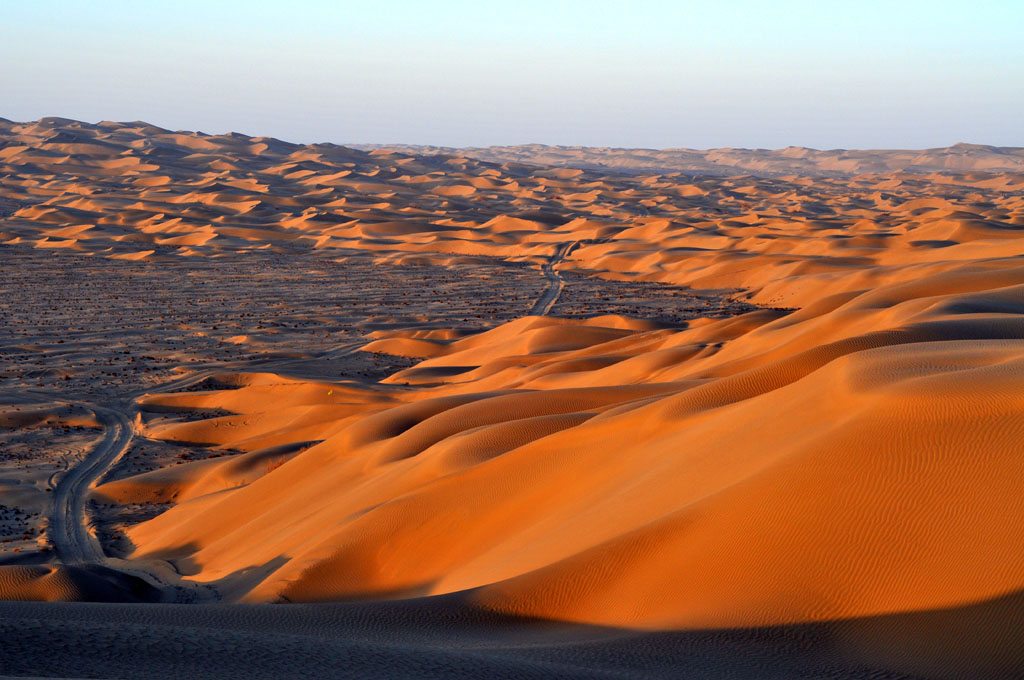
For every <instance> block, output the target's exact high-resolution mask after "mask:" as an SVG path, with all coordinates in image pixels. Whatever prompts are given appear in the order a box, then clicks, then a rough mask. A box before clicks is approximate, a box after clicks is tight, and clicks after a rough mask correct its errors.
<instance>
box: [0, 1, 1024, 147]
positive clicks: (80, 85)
mask: <svg viewBox="0 0 1024 680" xmlns="http://www.w3.org/2000/svg"><path fill="white" fill-rule="evenodd" d="M0 21H2V22H3V23H2V31H0V36H2V40H0V58H3V63H4V65H5V66H4V68H3V69H0V117H4V118H9V119H12V120H34V119H37V118H40V117H43V116H65V117H69V118H76V119H80V120H87V121H91V122H96V121H99V120H145V121H148V122H150V123H154V124H156V125H160V126H163V127H169V128H173V129H187V130H202V131H204V132H210V133H221V132H227V131H238V132H243V133H246V134H252V135H272V136H275V137H279V138H282V139H286V140H289V141H296V142H314V141H330V142H337V143H345V142H349V143H354V142H380V143H390V142H405V143H413V144H435V145H449V146H485V145H491V144H519V143H527V142H541V143H546V144H567V145H588V146H627V147H654V148H665V147H691V148H711V147H721V146H733V147H760V148H780V147H784V146H788V145H802V146H811V147H815V148H838V147H842V148H900V147H902V148H921V147H933V146H945V145H948V144H952V143H954V142H958V141H966V142H976V143H983V144H995V145H1006V146H1024V124H1022V122H1021V119H1022V116H1021V111H1022V110H1024V0H999V1H996V0H990V1H985V0H975V1H974V2H963V1H957V2H950V1H946V0H930V1H924V0H920V1H919V0H903V1H901V0H887V1H876V0H855V1H847V2H829V1H825V0H819V1H818V2H813V1H810V0H761V1H756V0H734V1H731V2H730V1H729V0H720V1H713V0H701V1H700V2H687V1H678V2H673V1H670V0H662V1H658V0H647V1H645V0H631V1H629V2H626V1H620V2H607V1H604V0H590V1H583V0H579V1H575V0H562V1H559V0H546V1H538V0H517V1H516V2H507V3H489V2H480V1H479V0H476V1H471V0H449V1H443V0H433V1H429V2H428V1H416V0H406V1H399V0H375V1H373V2H345V1H341V2H330V1H327V0H288V1H281V2H270V1H260V0H219V1H218V0H179V1H177V2H171V1H165V2H137V1H132V2H128V1H122V0H91V1H86V0H63V1H60V2H56V3H41V2H33V1H28V0H20V1H14V2H5V3H4V4H3V18H2V19H0Z"/></svg>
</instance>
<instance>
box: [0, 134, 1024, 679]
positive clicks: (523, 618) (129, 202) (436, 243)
mask: <svg viewBox="0 0 1024 680" xmlns="http://www.w3.org/2000/svg"><path fill="white" fill-rule="evenodd" d="M979 149H980V150H979ZM449 151H450V150H449ZM477 151H478V150H477ZM627 151H628V150H627ZM728 151H730V150H724V151H722V153H721V154H719V157H723V158H724V157H728V158H733V159H735V158H739V157H740V156H742V157H743V158H748V157H749V158H754V159H755V160H756V158H755V157H758V154H757V153H755V152H749V153H747V154H746V155H743V154H739V153H738V152H737V153H734V154H732V155H730V154H728V153H726V152H728ZM822 153H824V152H822ZM900 153H902V155H899V154H897V152H887V153H883V152H855V153H854V152H851V153H850V154H848V155H849V156H850V157H852V158H854V159H855V160H854V161H850V162H847V161H846V160H843V158H844V157H841V154H833V156H832V157H829V158H825V159H823V157H821V156H814V155H813V154H804V153H797V152H791V153H788V154H787V153H777V154H775V155H770V154H769V155H770V157H769V158H767V159H764V158H762V159H761V160H762V161H763V163H762V165H760V166H757V165H756V164H755V162H754V160H750V161H749V162H747V161H743V163H746V164H742V163H740V162H739V161H736V163H733V164H732V165H729V168H733V167H735V168H737V169H738V171H739V172H742V173H743V174H732V175H729V176H711V175H707V174H695V171H694V169H693V168H690V169H689V170H683V169H681V168H680V167H679V166H660V168H659V169H652V166H651V164H650V163H648V164H647V165H642V164H641V165H637V166H635V167H628V168H627V167H623V168H618V167H617V165H616V163H618V160H616V159H618V158H619V157H620V156H623V155H624V154H625V152H622V153H618V152H613V151H605V150H588V151H586V152H585V153H583V152H580V153H575V154H569V155H567V156H566V155H564V154H563V156H564V157H563V156H560V158H562V160H557V161H553V160H551V158H550V154H548V153H547V152H544V153H535V152H530V153H526V152H525V151H524V154H523V155H522V156H516V157H505V156H500V155H493V154H492V155H490V156H488V155H483V154H480V153H474V152H473V150H467V151H458V152H450V153H445V154H443V155H431V154H429V153H424V151H423V150H422V149H414V148H408V149H401V150H396V149H375V150H372V151H361V150H357V149H351V148H346V147H340V146H335V145H330V144H314V145H297V144H290V143H286V142H282V141H280V140H276V139H271V138H265V137H248V136H245V135H241V134H229V135H218V136H213V135H206V134H202V133H194V132H173V131H168V130H163V129H160V128H157V127H154V126H151V125H147V124H145V123H140V122H134V123H115V122H104V123H99V124H96V125H92V124H86V123H79V122H75V121H70V120H66V119H43V120H41V121H37V122H34V123H13V122H9V121H7V122H3V123H2V124H0V178H2V180H0V262H2V263H3V266H2V267H0V290H2V292H3V295H2V297H0V324H2V328H3V329H4V332H3V333H2V334H0V352H2V355H0V428H2V429H0V438H2V439H0V441H2V445H0V446H2V448H0V451H2V456H0V504H2V505H0V530H2V531H3V539H2V540H3V543H0V599H4V600H22V602H4V603H0V622H2V623H0V626H2V628H3V639H4V642H3V643H0V644H2V645H3V649H2V652H3V653H2V654H0V673H6V674H9V675H12V676H25V675H39V676H45V677H53V676H68V677H128V676H130V677H167V676H168V675H179V676H184V675H189V676H194V677H234V676H247V677H281V676H282V675H288V674H293V675H299V676H302V675H309V674H314V673H333V674H335V675H337V676H339V677H367V676H371V675H392V676H395V677H409V676H420V677H444V676H450V675H452V674H456V673H462V674H463V675H467V676H470V677H485V676H486V677H534V676H536V677H552V676H557V677H563V676H564V677H695V678H735V677H749V678H764V677H779V678H793V677H814V678H817V677H834V678H897V677H908V676H909V677H929V678H930V677H937V678H1015V677H1021V676H1022V675H1024V654H1022V651H1021V650H1022V649H1024V636H1022V631H1024V605H1022V603H1021V599H1020V598H1021V595H1020V593H1021V590H1022V588H1024V541H1022V540H1021V539H1022V538H1024V530H1022V529H1021V527H1022V526H1024V493H1022V492H1024V482H1022V476H1024V443H1022V442H1024V238H1022V236H1024V174H1021V172H1022V162H1024V161H1022V157H1021V155H1020V150H1012V149H1010V150H1007V149H995V150H993V148H991V147H985V148H980V147H974V146H957V147H951V148H950V149H945V150H939V151H935V150H929V151H928V152H915V153H917V154H918V156H916V157H914V156H912V155H911V154H910V153H909V152H900ZM664 155H665V156H666V157H668V156H671V155H672V154H669V153H666V154H664ZM711 155H712V153H711V152H707V153H706V154H705V156H704V158H705V159H706V158H708V157H711ZM760 155H761V156H764V155H765V154H760ZM992 157H998V158H999V159H1002V160H1000V161H999V162H1000V163H1003V164H1002V165H1000V164H998V163H996V161H994V160H992ZM574 158H575V159H577V160H579V161H580V162H578V163H576V166H577V167H571V165H572V162H573V161H572V159H574ZM594 158H598V159H605V160H604V161H603V162H601V163H599V162H596V161H593V159H594ZM808 158H810V159H811V160H808ZM908 158H909V159H910V160H907V159H908ZM915 158H917V160H914V159H915ZM566 159H568V160H566ZM787 159H788V160H787ZM922 159H923V160H922ZM592 161H593V162H592ZM812 161H813V162H812ZM1004 161H1005V162H1004ZM645 162H646V161H645ZM730 162H731V161H730ZM758 162H761V161H758ZM812 165H813V167H812ZM563 166H564V167H563ZM672 167H676V169H675V170H673V169H672ZM722 167H723V166H721V165H719V166H717V169H718V171H719V172H720V173H721V172H724V171H723V169H722ZM627 170H628V172H627ZM697 170H699V168H697ZM86 602H91V603H92V604H86ZM54 640H59V641H60V643H59V645H58V644H55V643H54ZM182 652H184V653H182Z"/></svg>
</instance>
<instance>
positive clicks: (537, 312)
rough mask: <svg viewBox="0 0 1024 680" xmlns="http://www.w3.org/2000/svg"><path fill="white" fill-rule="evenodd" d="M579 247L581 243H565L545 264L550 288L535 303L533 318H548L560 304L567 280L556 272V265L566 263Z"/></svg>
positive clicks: (544, 269) (531, 313) (544, 268)
mask: <svg viewBox="0 0 1024 680" xmlns="http://www.w3.org/2000/svg"><path fill="white" fill-rule="evenodd" d="M579 246H580V242H579V241H569V242H567V243H563V244H561V245H560V246H558V250H556V251H555V253H554V255H552V256H551V257H550V258H548V261H547V262H545V263H544V266H543V268H542V269H543V271H544V276H545V277H547V280H548V287H547V288H545V289H544V292H543V293H542V294H541V296H540V298H539V299H538V300H537V302H535V303H534V305H533V309H531V310H530V315H531V316H547V315H548V314H550V313H551V308H552V307H554V306H555V303H556V302H558V297H559V296H560V295H561V294H562V289H563V288H564V287H565V279H563V278H562V277H561V275H560V274H559V273H558V271H556V270H555V265H556V264H559V263H560V262H564V261H565V258H566V257H568V256H569V253H571V252H572V251H574V250H576V248H578V247H579Z"/></svg>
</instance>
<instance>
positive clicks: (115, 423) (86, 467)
mask: <svg viewBox="0 0 1024 680" xmlns="http://www.w3.org/2000/svg"><path fill="white" fill-rule="evenodd" d="M580 243H581V242H580V241H569V242H566V243H562V244H560V245H559V246H558V249H557V250H555V252H554V254H552V255H551V257H550V258H549V259H548V261H547V262H546V263H544V265H543V267H542V271H543V272H544V276H545V277H546V278H547V280H548V285H547V287H546V288H545V289H544V292H543V293H542V294H541V296H540V298H538V299H537V301H536V302H535V303H534V305H533V307H532V308H531V310H530V314H531V315H535V316H547V315H548V314H550V313H551V309H552V307H554V306H555V303H556V302H558V298H559V296H560V295H561V294H562V289H563V288H564V287H565V280H564V279H562V277H561V276H560V275H559V273H558V272H557V271H556V270H555V265H557V264H559V263H560V262H563V261H565V258H566V257H568V255H569V253H571V252H572V251H573V250H575V249H576V248H578V247H579V246H580ZM367 342H369V341H367V340H363V341H356V342H349V343H345V344H342V345H339V346H338V347H335V348H334V349H331V350H329V351H327V352H325V353H323V354H321V355H319V356H318V357H317V358H320V359H334V358H338V357H341V356H344V355H346V354H352V353H353V352H356V351H358V350H359V349H360V348H361V347H363V346H364V345H365V344H367ZM285 363H294V359H285V360H274V359H268V360H262V361H259V360H257V361H249V362H238V363H232V364H220V365H218V366H216V367H215V368H211V369H205V370H200V371H197V372H195V373H192V374H190V375H188V376H186V377H183V378H179V379H177V380H172V381H170V382H167V383H164V384H163V385H160V386H159V387H158V388H156V389H148V390H143V391H140V392H136V393H133V394H131V395H129V396H128V399H127V400H126V401H125V402H123V403H120V404H116V403H112V404H108V405H106V406H99V405H98V404H92V403H87V402H74V403H75V404H76V405H78V406H81V407H84V408H86V409H88V410H90V411H92V413H93V414H94V415H95V416H96V420H97V422H99V423H100V424H101V425H102V426H103V428H104V433H103V438H102V439H101V440H100V441H99V442H98V443H97V444H96V445H95V446H94V447H93V449H92V451H90V452H89V453H88V455H86V457H85V458H84V459H83V460H82V461H81V462H80V463H78V464H77V465H75V466H74V467H72V468H70V469H69V470H68V471H67V472H65V473H64V474H63V475H62V476H61V477H60V479H59V480H58V481H57V484H56V486H55V487H54V490H53V498H52V501H51V505H50V512H49V531H48V535H49V538H50V541H51V542H52V543H53V547H54V551H55V553H56V555H57V559H58V560H59V561H60V562H62V563H64V564H68V565H81V564H102V565H104V566H107V567H109V568H113V569H117V570H119V571H122V572H125V573H129V574H132V575H134V576H138V577H141V578H143V579H145V580H146V581H148V582H149V583H151V584H152V585H154V586H156V587H158V588H159V589H160V590H162V591H163V594H164V596H165V599H166V600H167V601H170V602H197V601H209V600H212V599H216V597H217V596H216V593H215V592H213V591H212V589H210V587H209V586H201V587H200V588H201V589H202V590H197V589H195V588H192V589H189V588H186V587H183V586H181V585H170V584H167V583H165V582H164V581H163V580H162V579H160V577H159V576H157V575H156V574H155V573H153V572H152V571H151V570H149V569H145V568H144V567H143V566H142V565H134V564H133V565H131V566H130V567H129V566H128V565H127V564H126V563H125V561H123V560H111V559H110V558H108V557H107V556H106V554H105V553H104V552H103V546H102V545H100V542H99V539H97V538H96V535H95V534H94V533H93V532H92V531H90V523H89V521H88V517H87V516H86V512H85V500H86V497H87V495H88V492H89V490H90V489H91V488H92V487H93V485H94V484H95V483H96V482H97V481H98V480H99V479H100V477H102V476H103V474H104V473H105V472H106V471H107V470H109V469H110V468H111V467H112V466H113V465H114V464H115V463H117V461H118V460H120V458H121V456H123V455H124V454H125V452H127V451H128V449H129V447H130V446H131V444H132V440H133V439H134V438H135V434H136V431H135V424H134V423H135V419H136V417H137V416H138V413H139V407H138V405H137V403H136V400H137V399H138V398H139V397H141V396H143V395H146V394H154V393H160V392H176V391H180V390H182V389H184V388H186V387H189V386H191V385H195V384H197V383H200V382H202V381H203V380H206V379H207V378H209V377H211V376H213V375H215V374H217V373H223V372H225V371H230V370H234V369H240V368H245V369H254V368H262V369H273V368H274V367H275V366H279V365H281V364H285ZM62 403H71V402H62Z"/></svg>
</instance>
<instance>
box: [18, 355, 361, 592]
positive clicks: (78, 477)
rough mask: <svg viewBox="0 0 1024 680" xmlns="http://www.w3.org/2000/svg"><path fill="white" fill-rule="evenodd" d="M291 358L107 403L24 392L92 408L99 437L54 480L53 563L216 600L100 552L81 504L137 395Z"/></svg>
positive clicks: (126, 433)
mask: <svg viewBox="0 0 1024 680" xmlns="http://www.w3.org/2000/svg"><path fill="white" fill-rule="evenodd" d="M367 342H368V341H365V340H363V341H356V342H348V343H344V344H342V345H339V346H338V347H335V348H333V349H331V350H328V351H327V352H324V353H323V354H321V355H319V356H318V357H317V358H320V359H334V358H337V357H340V356H344V355H346V354H351V353H353V352H356V351H358V350H359V348H361V347H362V346H363V345H365V344H367ZM293 361H294V360H291V359H285V360H273V359H272V360H264V361H259V360H257V361H248V362H238V363H232V364H221V365H218V366H216V367H215V368H209V369H204V370H200V371H197V372H195V373H191V374H189V375H187V376H184V377H182V378H178V379H176V380H171V381H169V382H166V383H164V384H162V385H160V386H158V387H157V388H155V389H147V390H142V391H139V392H136V393H133V394H131V395H129V396H128V398H127V400H126V401H124V402H122V403H119V404H113V403H112V404H107V405H105V406H100V405H98V404H93V403H89V402H81V401H74V402H72V401H65V400H62V399H60V398H59V397H57V398H54V396H53V395H49V394H45V393H43V392H41V391H35V390H33V391H32V392H30V394H33V395H36V396H38V397H40V398H41V399H45V400H46V401H51V402H53V401H56V402H58V403H62V404H67V405H74V406H79V407H81V408H85V409H87V410H89V411H91V412H92V413H93V415H94V416H95V417H96V421H97V422H98V423H99V424H100V425H101V426H103V428H104V432H103V437H102V438H101V439H100V440H99V441H98V442H97V443H96V444H95V445H94V446H93V447H92V450H91V451H89V453H88V454H86V456H85V458H84V459H83V460H82V461H81V462H80V463H78V464H77V465H75V466H73V467H71V468H69V469H68V470H67V471H66V472H64V473H63V474H62V475H60V477H59V478H58V480H57V483H56V486H55V487H54V490H53V497H52V500H51V503H50V508H49V517H48V520H49V521H48V524H49V529H48V532H47V534H48V536H49V539H50V542H51V543H52V544H53V548H54V552H55V553H56V556H57V559H58V561H59V562H61V563H63V564H67V565H84V564H100V565H103V566H105V567H108V568H111V569H115V570H117V571H121V572H124V573H126V574H130V575H133V576H136V577H139V578H142V579H143V580H145V581H147V582H148V583H150V584H151V585H153V586H155V587H157V588H158V589H159V590H160V591H161V592H162V595H163V601H167V602H179V603H183V602H187V603H194V602H210V601H215V600H217V599H219V597H218V595H217V593H216V591H215V590H214V589H213V588H212V587H210V586H203V585H196V586H194V587H185V586H183V585H179V584H170V583H167V582H166V581H165V580H163V579H162V578H160V577H159V576H158V575H157V574H156V573H155V572H154V571H153V570H151V569H147V568H146V567H145V566H144V565H142V564H131V565H129V564H128V562H127V561H125V560H117V559H112V558H109V557H108V556H107V555H106V554H105V553H104V551H103V546H102V545H101V544H100V542H99V539H98V538H97V537H96V535H95V534H94V533H93V531H91V523H90V522H89V519H88V516H87V513H86V508H85V503H86V498H87V496H88V493H89V490H90V489H92V487H93V486H94V485H95V484H96V482H97V481H98V480H99V479H100V478H101V477H102V476H103V474H104V473H105V472H106V471H107V470H109V469H110V468H111V467H112V466H113V465H115V464H116V463H117V461H118V460H120V459H121V456H123V455H124V454H125V452H127V451H128V449H129V447H130V446H131V444H132V440H133V439H134V438H135V434H136V428H135V424H134V423H135V419H136V417H137V416H138V414H139V407H138V404H137V401H136V400H137V399H138V398H139V397H141V396H143V395H146V394H158V393H161V392H177V391H180V390H183V389H185V388H187V387H190V386H192V385H195V384H197V383H200V382H202V381H204V380H206V379H208V378H210V377H212V376H214V375H217V374H218V373H224V372H225V371H231V370H238V369H241V368H244V369H247V370H251V369H257V368H258V369H264V370H267V369H272V368H274V367H275V366H276V365H277V364H283V363H286V362H293Z"/></svg>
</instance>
